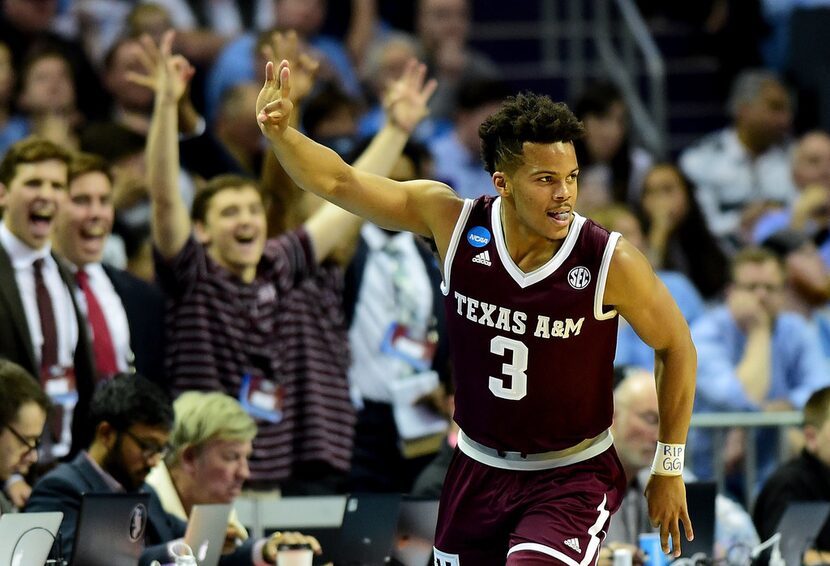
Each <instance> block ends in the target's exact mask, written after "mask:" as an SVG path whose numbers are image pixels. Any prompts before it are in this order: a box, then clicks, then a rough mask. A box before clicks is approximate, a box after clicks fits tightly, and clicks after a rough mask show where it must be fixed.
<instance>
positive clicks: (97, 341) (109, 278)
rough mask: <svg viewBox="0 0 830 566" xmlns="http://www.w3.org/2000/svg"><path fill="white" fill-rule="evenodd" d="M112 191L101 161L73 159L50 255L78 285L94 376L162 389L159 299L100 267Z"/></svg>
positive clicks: (152, 290) (141, 284)
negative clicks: (133, 377)
mask: <svg viewBox="0 0 830 566" xmlns="http://www.w3.org/2000/svg"><path fill="white" fill-rule="evenodd" d="M112 192H113V187H112V174H111V172H110V168H109V165H108V164H107V162H106V161H105V160H104V159H103V158H101V157H99V156H97V155H93V154H89V153H76V154H74V155H73V156H72V160H71V161H70V163H69V187H68V192H67V196H68V198H67V199H66V202H65V203H64V205H63V206H61V207H60V209H59V210H58V212H57V214H56V216H55V227H54V231H53V235H54V246H55V251H56V252H57V253H58V254H59V255H60V256H61V257H62V258H63V259H64V260H65V262H64V263H65V265H66V267H67V268H68V269H69V271H70V272H72V273H73V274H74V277H75V279H76V280H77V282H78V286H77V288H76V300H77V301H78V303H79V304H80V305H81V309H82V311H84V313H85V314H86V316H87V319H88V320H89V323H90V329H91V337H92V345H93V352H94V354H95V362H96V368H97V370H98V374H99V375H98V377H99V378H108V377H111V376H112V375H114V374H115V373H119V372H125V371H126V372H129V371H138V372H139V373H141V374H144V375H146V376H149V377H150V378H151V379H153V380H158V382H159V383H160V384H163V377H162V375H163V374H162V372H163V369H164V358H163V355H164V338H163V337H164V295H163V294H162V292H161V290H160V289H159V288H158V287H156V286H154V285H151V284H149V283H147V282H146V281H143V280H141V279H139V278H137V277H135V276H133V275H131V274H130V273H128V272H126V271H123V270H120V269H117V268H114V267H112V266H108V265H102V263H101V258H102V256H103V254H104V247H105V246H106V243H107V239H108V238H109V236H110V233H111V231H112V224H113V219H114V216H115V211H114V208H113V203H112ZM85 440H87V441H88V440H89V438H88V437H87V438H86V439H85Z"/></svg>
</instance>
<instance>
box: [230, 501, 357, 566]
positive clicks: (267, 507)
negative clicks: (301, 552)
mask: <svg viewBox="0 0 830 566" xmlns="http://www.w3.org/2000/svg"><path fill="white" fill-rule="evenodd" d="M346 499H347V498H346V496H345V495H306V496H291V497H281V498H268V499H261V500H258V501H257V503H256V507H257V509H256V511H255V515H257V521H256V522H257V523H258V524H259V526H260V528H261V529H262V534H263V535H264V536H268V535H270V534H271V533H273V532H274V531H300V532H302V533H303V534H306V535H310V536H313V537H315V538H316V539H317V540H318V541H319V543H320V546H322V547H323V555H322V556H315V557H314V564H315V566H319V565H322V564H327V563H328V562H330V560H329V558H328V553H329V550H330V549H332V548H335V547H336V546H337V544H338V541H339V538H340V525H341V524H342V523H343V513H344V512H345V509H346ZM238 503H239V502H238V501H237V504H238ZM243 522H244V521H243ZM249 522H250V521H249ZM246 526H253V525H247V524H246Z"/></svg>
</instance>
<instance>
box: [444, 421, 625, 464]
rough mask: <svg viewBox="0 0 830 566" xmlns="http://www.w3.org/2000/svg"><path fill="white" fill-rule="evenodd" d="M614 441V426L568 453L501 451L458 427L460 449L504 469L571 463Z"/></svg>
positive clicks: (602, 450) (606, 447)
mask: <svg viewBox="0 0 830 566" xmlns="http://www.w3.org/2000/svg"><path fill="white" fill-rule="evenodd" d="M613 443H614V437H613V436H612V435H611V430H610V429H608V430H606V431H605V432H603V433H601V434H600V435H599V436H597V438H596V440H595V442H594V443H593V444H591V445H590V446H588V447H587V448H585V449H584V450H580V451H579V452H574V453H572V454H568V455H567V456H557V454H561V453H562V452H563V451H562V450H557V451H555V452H543V453H540V454H524V455H523V454H520V453H519V452H499V451H498V450H496V449H495V448H490V447H488V446H485V445H483V444H481V443H479V442H476V441H475V440H473V439H472V438H470V437H469V436H467V435H466V434H465V433H464V431H463V430H460V431H458V449H459V450H461V451H462V452H463V453H464V454H466V455H467V456H469V457H470V458H472V459H473V460H475V461H476V462H481V463H482V464H484V465H486V466H490V467H492V468H499V469H501V470H524V471H538V470H550V469H553V468H561V467H563V466H570V465H571V464H576V463H578V462H584V461H585V460H590V459H591V458H593V457H594V456H599V455H600V454H602V453H603V452H605V451H606V450H608V449H609V448H610V447H611V445H612V444H613Z"/></svg>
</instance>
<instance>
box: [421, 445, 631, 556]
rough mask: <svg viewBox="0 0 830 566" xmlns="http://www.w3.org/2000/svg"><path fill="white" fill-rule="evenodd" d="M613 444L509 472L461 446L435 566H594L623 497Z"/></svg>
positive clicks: (444, 504)
mask: <svg viewBox="0 0 830 566" xmlns="http://www.w3.org/2000/svg"><path fill="white" fill-rule="evenodd" d="M625 489H626V481H625V473H624V472H623V470H622V466H621V465H620V461H619V459H618V458H617V453H616V452H615V451H614V448H613V446H612V447H610V448H608V449H607V450H605V451H604V452H602V453H601V454H599V455H598V456H595V457H593V458H591V459H589V460H585V461H583V462H578V463H576V464H571V465H568V466H563V467H559V468H551V469H548V470H540V471H524V470H504V469H499V468H494V467H491V466H488V465H485V464H482V463H480V462H478V461H476V460H473V459H472V458H470V457H469V456H467V455H465V454H464V453H463V452H461V451H460V450H458V449H456V451H455V455H454V456H453V460H452V463H451V464H450V467H449V470H448V471H447V477H446V480H445V481H444V488H443V491H442V495H441V508H440V511H439V514H438V526H437V528H436V532H435V566H491V565H492V566H497V565H498V566H504V565H505V564H507V565H508V566H514V565H519V564H521V565H524V566H529V565H537V564H538V565H542V564H559V563H564V564H567V565H568V566H589V565H590V566H593V565H594V564H595V563H596V561H597V557H598V556H599V547H600V544H601V543H602V541H603V540H604V538H605V533H606V530H607V527H608V521H609V518H610V517H611V514H612V513H614V512H615V511H616V510H617V508H618V507H619V506H620V502H621V501H622V498H623V496H624V494H625Z"/></svg>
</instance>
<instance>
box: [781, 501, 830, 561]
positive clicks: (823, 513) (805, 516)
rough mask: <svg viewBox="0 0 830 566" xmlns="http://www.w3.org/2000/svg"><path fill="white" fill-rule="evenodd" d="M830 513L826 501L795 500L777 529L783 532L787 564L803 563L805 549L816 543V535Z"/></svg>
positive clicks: (782, 553)
mask: <svg viewBox="0 0 830 566" xmlns="http://www.w3.org/2000/svg"><path fill="white" fill-rule="evenodd" d="M828 515H830V503H828V502H826V501H793V502H791V503H790V504H789V505H788V506H787V509H786V511H784V514H783V515H781V520H780V521H778V527H777V528H776V531H777V532H779V533H781V542H780V546H779V548H780V550H781V557H782V558H783V559H784V563H785V564H801V562H802V557H803V556H804V551H806V550H807V549H809V548H812V547H813V546H814V545H815V540H816V537H817V536H818V533H819V531H821V528H822V527H823V526H824V523H825V521H827V517H828Z"/></svg>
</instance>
